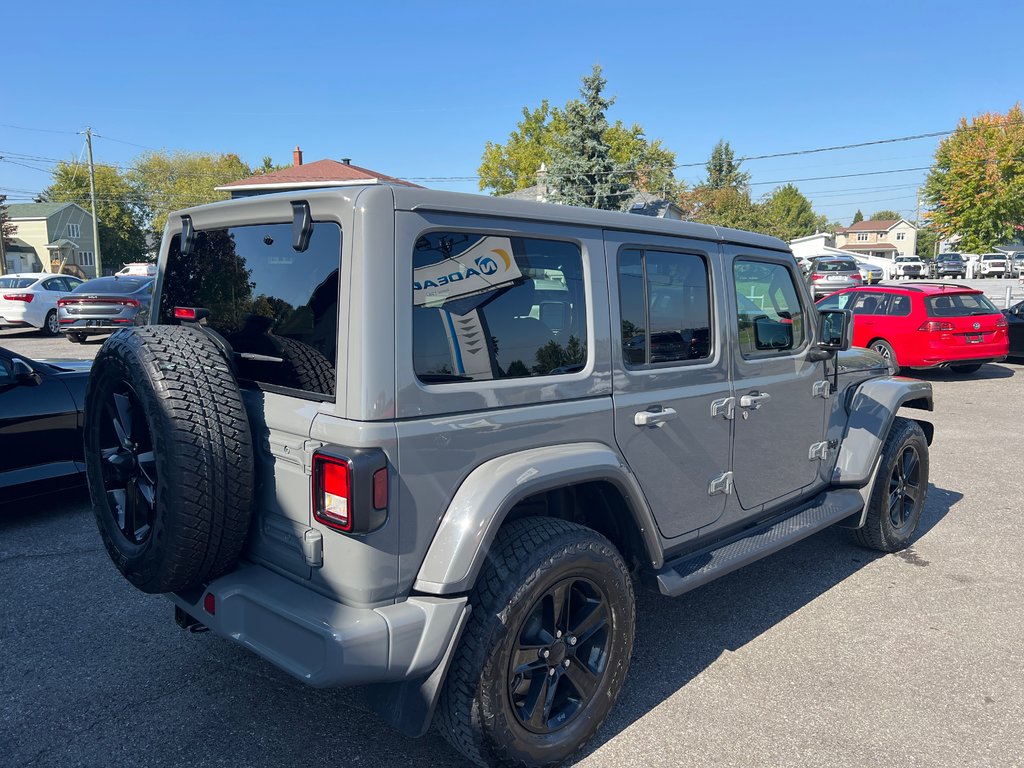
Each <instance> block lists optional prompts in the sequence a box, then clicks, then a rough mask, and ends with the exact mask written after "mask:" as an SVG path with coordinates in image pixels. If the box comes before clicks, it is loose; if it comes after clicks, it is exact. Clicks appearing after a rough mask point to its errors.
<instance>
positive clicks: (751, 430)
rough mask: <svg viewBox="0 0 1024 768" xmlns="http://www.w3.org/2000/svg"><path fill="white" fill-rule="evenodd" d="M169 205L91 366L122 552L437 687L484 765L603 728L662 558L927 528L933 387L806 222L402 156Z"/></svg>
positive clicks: (309, 668) (694, 578) (91, 425)
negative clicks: (611, 205)
mask: <svg viewBox="0 0 1024 768" xmlns="http://www.w3.org/2000/svg"><path fill="white" fill-rule="evenodd" d="M655 225H657V226H655ZM165 232H166V235H165V237H164V241H163V243H162V245H161V249H160V274H161V276H162V277H161V279H160V289H159V290H160V295H159V296H157V297H155V298H154V302H155V304H154V313H153V318H152V319H153V323H152V324H149V325H144V326H138V327H132V328H127V329H123V330H121V331H118V332H117V333H115V334H114V335H112V336H111V337H110V338H109V339H108V340H107V341H106V342H105V343H104V345H103V348H102V349H101V350H100V352H99V354H98V355H97V357H96V361H95V363H94V367H93V373H92V378H91V379H90V385H89V389H88V399H87V403H86V425H85V437H84V440H85V445H86V457H87V458H86V462H87V465H88V475H89V484H90V489H91V491H92V498H93V502H94V505H93V506H94V511H95V514H96V517H97V522H98V526H99V530H100V535H101V537H102V539H103V541H104V544H105V546H106V547H107V550H108V552H109V553H110V555H111V558H112V560H113V561H114V563H115V564H116V566H117V567H118V568H119V569H120V570H121V572H122V574H123V575H124V576H125V578H126V579H128V580H129V581H130V582H131V583H132V584H134V585H135V586H137V587H138V588H140V589H141V590H143V591H145V592H149V593H165V594H167V596H168V598H169V599H170V600H171V601H172V602H173V604H174V606H175V609H176V611H175V613H176V618H177V620H178V622H179V624H180V625H181V626H183V627H194V626H196V625H203V626H205V627H207V628H208V629H209V630H210V631H211V632H213V633H214V634H216V635H218V636H219V637H221V638H224V639H225V640H226V641H229V642H235V643H238V644H240V645H241V646H242V647H244V648H246V649H247V650H249V651H252V652H254V653H256V654H258V655H260V656H262V657H263V658H264V659H267V660H269V661H270V663H272V664H274V665H276V666H277V667H279V668H280V669H283V670H285V671H287V672H288V673H290V674H291V675H293V676H295V677H296V678H298V679H300V680H302V681H304V682H305V683H307V684H311V685H314V686H318V687H323V686H343V685H368V686H371V688H370V690H368V691H367V699H368V701H369V702H370V703H371V704H372V706H373V707H374V708H375V709H377V710H378V711H379V712H380V713H382V715H383V716H384V717H386V718H387V719H388V721H389V722H391V723H393V724H394V725H395V727H397V728H399V729H400V730H401V731H403V732H404V733H408V734H412V735H422V734H423V733H425V732H426V731H427V729H428V728H429V727H430V724H431V718H432V716H433V713H434V712H435V706H436V711H437V713H438V715H437V721H438V722H437V727H438V729H439V730H440V731H441V732H442V733H443V734H444V735H445V736H446V737H447V738H448V739H449V740H450V741H451V742H452V744H453V745H454V746H455V747H456V748H457V749H459V750H460V751H462V752H463V753H464V754H465V755H466V756H467V757H468V758H469V759H470V760H472V761H473V762H474V763H476V764H478V765H486V764H491V765H498V764H500V765H504V766H512V765H514V766H517V768H521V767H525V766H536V765H545V766H551V765H554V764H556V763H559V762H561V761H563V760H566V759H568V758H569V757H570V756H571V755H572V754H574V753H575V752H576V751H577V750H578V749H579V748H580V747H581V746H582V745H583V743H584V742H585V741H586V740H587V739H588V738H589V737H590V736H591V735H593V733H594V732H595V731H596V730H597V728H598V727H599V726H600V725H601V723H602V721H603V720H604V719H605V718H606V716H607V715H608V714H609V712H610V710H611V708H612V706H613V704H614V702H615V700H616V697H617V695H618V694H619V691H620V690H621V688H622V684H623V681H624V679H625V677H626V673H627V670H628V667H629V659H630V654H631V649H632V646H633V639H634V626H635V614H636V601H635V598H634V591H633V590H634V588H633V585H634V575H635V576H636V577H637V578H636V581H640V580H643V581H645V582H646V583H648V584H650V585H652V586H653V587H655V588H656V589H658V590H660V591H661V592H662V593H663V594H665V595H671V596H675V595H680V594H683V593H685V592H687V591H689V590H691V589H695V588H697V587H699V586H700V585H701V584H704V583H706V582H708V581H710V580H711V579H714V578H716V577H718V576H721V575H724V574H727V573H730V572H732V571H733V570H735V569H736V568H738V567H740V566H742V565H744V564H746V563H749V562H753V561H754V560H757V559H759V558H761V557H764V556H766V555H768V554H770V553H772V552H776V551H778V550H779V549H781V548H782V547H784V546H787V545H788V544H791V543H794V542H796V541H797V540H799V539H802V538H804V537H806V536H808V535H810V534H812V533H813V532H815V531H817V530H821V529H822V528H824V527H826V526H828V525H830V524H832V523H842V524H844V525H848V526H851V527H853V528H854V529H855V530H856V531H857V533H856V534H855V536H856V538H857V540H858V541H859V542H860V543H862V544H863V545H865V546H868V547H871V548H874V549H878V550H882V551H889V552H891V551H896V550H899V549H901V548H904V547H906V546H907V545H908V544H909V543H910V542H911V541H912V537H913V534H914V531H915V529H916V526H917V524H918V521H919V519H920V516H921V511H922V506H923V504H924V503H925V497H926V494H927V492H928V443H929V442H930V439H931V435H932V432H933V430H932V427H931V425H930V424H929V423H928V422H927V421H920V420H916V419H911V418H907V417H906V415H905V414H907V413H916V411H907V410H904V409H905V408H911V409H919V410H921V411H930V410H931V408H932V389H931V385H930V384H928V383H927V382H920V381H913V380H909V379H893V378H891V377H890V376H889V375H888V371H887V369H886V367H885V365H884V363H883V361H882V359H881V358H879V356H878V355H876V354H874V353H872V352H870V351H867V350H857V351H850V350H849V349H847V347H848V346H849V343H850V336H849V334H850V332H851V330H852V329H851V316H850V314H849V313H848V312H845V311H831V312H830V311H820V312H819V311H816V309H815V307H814V305H813V303H811V301H810V297H809V295H808V292H807V289H806V287H805V285H804V283H803V279H802V277H801V276H800V274H799V272H798V270H797V266H796V262H795V261H794V259H793V256H792V254H791V252H790V250H789V247H788V245H787V244H786V243H784V242H782V241H780V240H776V239H775V238H771V237H767V236H764V235H760V234H754V233H747V232H739V231H736V230H729V229H710V228H708V227H703V226H701V225H696V224H692V223H689V222H683V221H664V220H658V221H651V220H647V217H644V216H636V215H630V214H626V213H615V212H610V211H600V210H593V209H586V208H575V207H571V206H560V205H547V204H541V203H532V202H525V201H522V200H507V199H502V198H491V197H482V196H475V195H473V196H471V195H459V194H455V193H450V192H442V191H438V190H430V189H421V188H407V187H397V186H396V187H390V186H384V185H373V186H370V185H368V186H365V187H346V188H345V189H344V190H302V194H300V195H297V194H292V193H283V194H277V195H263V196H260V197H258V198H248V199H240V200H233V201H230V202H225V203H219V204H216V205H212V206H203V207H199V208H194V209H190V210H187V211H183V212H180V213H174V214H171V215H170V216H169V218H168V222H167V226H166V229H165ZM343 233H344V234H343ZM343 237H344V243H345V246H344V252H343V251H342V247H341V246H342V238H343ZM382 253H386V254H387V258H384V259H382V258H381V257H380V256H381V254H382ZM849 262H850V264H851V265H852V266H851V269H850V271H851V273H852V274H853V275H854V276H855V278H856V282H857V283H859V282H860V275H859V274H858V273H857V272H856V265H854V264H853V262H852V260H849ZM819 266H822V265H821V264H819ZM839 266H842V265H839ZM835 271H836V273H838V272H839V270H838V268H837V269H836V270H835ZM844 279H845V278H844ZM556 286H557V288H558V289H557V290H555V287H556ZM609 329H611V330H609ZM897 411H900V415H897ZM920 415H922V416H923V415H924V414H923V413H922V414H920ZM97 599H98V600H102V599H103V596H102V595H98V596H97ZM726 599H730V600H731V599H732V597H731V596H728V595H727V596H726ZM116 631H117V630H116V628H112V629H111V632H112V633H113V632H116ZM110 642H116V640H115V639H114V638H113V637H112V638H111V640H110ZM686 645H687V643H686V641H685V638H682V639H680V641H679V644H678V652H680V653H683V652H685V648H686ZM243 663H244V662H243ZM332 716H333V715H332ZM255 727H258V724H257V725H256V726H255Z"/></svg>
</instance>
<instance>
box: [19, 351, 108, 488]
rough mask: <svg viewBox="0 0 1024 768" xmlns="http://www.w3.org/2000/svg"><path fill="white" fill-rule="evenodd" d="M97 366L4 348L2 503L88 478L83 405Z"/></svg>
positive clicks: (88, 361)
mask: <svg viewBox="0 0 1024 768" xmlns="http://www.w3.org/2000/svg"><path fill="white" fill-rule="evenodd" d="M91 366H92V361H91V360H51V361H42V360H30V359H28V358H27V357H25V356H24V355H16V354H14V353H13V352H11V351H10V350H7V349H4V348H2V347H0V502H6V501H11V500H13V499H16V498H20V497H23V496H31V495H34V494H37V493H46V492H49V491H56V490H61V489H63V488H68V487H71V486H75V485H81V484H83V483H84V482H85V475H84V471H85V464H84V463H83V460H82V408H83V406H84V404H85V383H86V381H87V380H88V378H89V369H90V367H91Z"/></svg>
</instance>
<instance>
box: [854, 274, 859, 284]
mask: <svg viewBox="0 0 1024 768" xmlns="http://www.w3.org/2000/svg"><path fill="white" fill-rule="evenodd" d="M853 279H854V280H856V281H857V282H858V283H859V282H860V272H858V273H857V274H856V275H854V276H853Z"/></svg>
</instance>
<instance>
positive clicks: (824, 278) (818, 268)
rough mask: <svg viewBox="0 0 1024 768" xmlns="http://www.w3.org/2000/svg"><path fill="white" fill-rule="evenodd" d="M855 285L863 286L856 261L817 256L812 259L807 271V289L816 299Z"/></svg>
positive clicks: (840, 257)
mask: <svg viewBox="0 0 1024 768" xmlns="http://www.w3.org/2000/svg"><path fill="white" fill-rule="evenodd" d="M855 285H861V276H860V268H859V267H858V266H857V262H856V261H855V260H854V259H852V258H843V257H842V256H817V257H815V258H813V259H811V264H810V269H808V271H807V287H808V288H810V290H811V295H812V296H813V297H814V298H818V297H819V296H826V295H828V294H830V293H832V292H833V291H838V290H839V289H840V288H850V287H852V286H855Z"/></svg>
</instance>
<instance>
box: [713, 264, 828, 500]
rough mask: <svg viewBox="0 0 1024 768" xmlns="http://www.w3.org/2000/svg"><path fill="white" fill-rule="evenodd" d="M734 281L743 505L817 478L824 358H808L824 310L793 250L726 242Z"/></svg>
mask: <svg viewBox="0 0 1024 768" xmlns="http://www.w3.org/2000/svg"><path fill="white" fill-rule="evenodd" d="M726 263H727V264H728V272H729V277H730V279H731V280H732V285H733V288H734V290H733V296H732V299H733V302H734V310H733V320H732V322H733V333H734V334H735V338H736V343H735V345H734V347H733V357H732V366H733V387H734V390H735V397H736V411H737V413H736V418H735V421H734V423H735V429H736V432H735V439H734V445H733V460H732V464H733V483H734V487H735V491H736V498H737V499H738V502H739V505H740V506H741V507H742V509H744V510H753V509H757V508H759V507H761V506H763V505H766V504H770V503H771V502H773V501H776V500H780V499H782V498H783V497H785V496H788V495H792V494H795V493H799V492H801V491H803V490H805V489H807V488H808V487H809V486H811V485H812V484H814V483H815V481H816V478H817V477H818V469H819V461H820V460H821V458H823V456H822V452H823V451H824V450H825V443H824V442H823V440H824V432H825V413H826V407H825V398H827V397H828V394H829V389H828V381H827V378H826V377H825V368H824V363H823V362H814V361H811V360H809V359H808V353H809V352H810V350H811V348H812V341H813V335H814V331H813V328H814V326H815V324H816V322H817V311H816V310H815V309H814V308H813V305H811V304H810V303H809V302H808V300H807V298H806V295H805V293H804V292H803V291H801V290H800V289H799V277H798V275H797V273H796V270H795V265H794V264H793V259H792V258H791V257H790V256H789V255H788V254H781V253H775V252H772V251H760V250H759V249H755V248H735V247H728V248H727V249H726Z"/></svg>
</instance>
